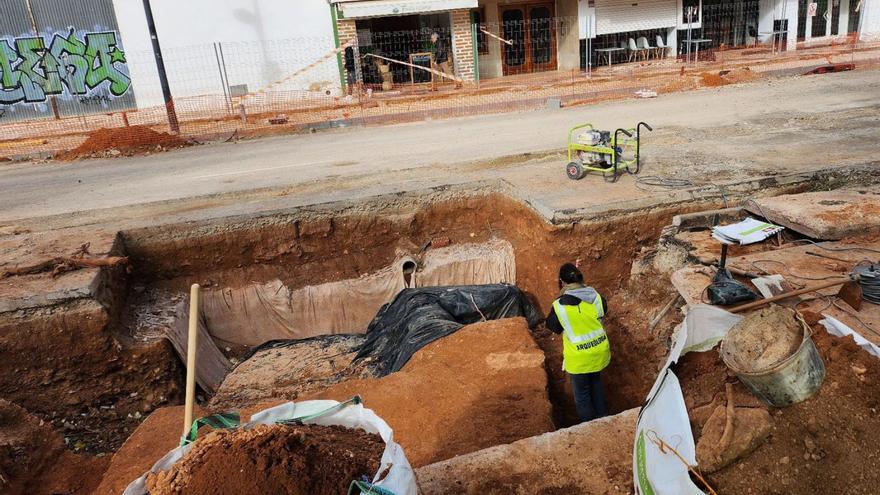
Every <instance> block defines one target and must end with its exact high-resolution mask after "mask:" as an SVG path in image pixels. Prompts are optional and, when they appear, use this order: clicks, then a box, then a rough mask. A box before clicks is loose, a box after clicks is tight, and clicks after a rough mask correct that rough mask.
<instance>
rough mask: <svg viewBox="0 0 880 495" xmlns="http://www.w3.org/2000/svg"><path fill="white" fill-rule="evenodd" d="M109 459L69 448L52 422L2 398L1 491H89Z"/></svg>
mask: <svg viewBox="0 0 880 495" xmlns="http://www.w3.org/2000/svg"><path fill="white" fill-rule="evenodd" d="M107 461H108V458H106V457H93V456H89V455H77V454H74V453H73V452H70V451H68V450H67V449H66V448H65V446H64V441H63V440H62V438H61V436H60V435H58V434H57V433H55V432H54V431H52V427H51V425H50V424H48V423H45V422H44V421H42V420H40V419H38V418H36V417H34V416H32V415H31V414H29V413H28V412H27V411H25V410H24V409H22V408H21V407H18V406H17V405H15V404H12V403H11V402H8V401H5V400H2V399H0V493H3V494H5V495H18V494H21V495H25V494H27V495H42V494H46V495H49V494H58V493H64V494H89V493H92V490H93V489H94V488H95V486H96V485H97V484H98V483H99V482H100V480H101V473H103V472H104V469H105V468H106V466H107Z"/></svg>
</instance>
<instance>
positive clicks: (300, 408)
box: [123, 400, 418, 495]
mask: <svg viewBox="0 0 880 495" xmlns="http://www.w3.org/2000/svg"><path fill="white" fill-rule="evenodd" d="M337 405H339V402H337V401H335V400H310V401H303V402H288V403H286V404H281V405H280V406H275V407H272V408H269V409H264V410H262V411H260V412H258V413H256V414H254V415H253V416H251V420H250V422H248V423H246V424H243V425H242V426H241V428H244V429H250V428H253V427H254V426H256V425H258V424H264V425H271V424H275V423H276V422H278V421H282V420H289V419H293V418H303V417H308V416H313V415H315V414H318V413H320V412H321V411H326V410H328V409H331V408H333V407H334V406H337ZM303 423H304V424H314V425H323V426H331V425H338V426H345V427H348V428H360V429H362V430H364V431H367V432H368V433H375V434H378V435H379V436H380V437H382V440H384V441H385V451H384V452H383V453H382V461H381V463H380V465H379V470H378V471H376V474H375V476H374V478H373V483H374V484H375V485H376V486H378V487H381V488H385V489H386V490H389V491H391V492H392V493H394V495H417V493H418V486H417V485H416V476H415V473H414V472H413V470H412V467H411V466H410V465H409V461H408V460H407V458H406V455H405V454H404V453H403V448H402V447H401V446H400V445H398V444H397V443H395V442H394V432H393V431H392V430H391V428H390V427H389V426H388V423H386V422H385V421H384V420H383V419H382V418H380V417H379V416H377V415H376V413H374V412H373V411H372V410H370V409H366V408H365V407H364V406H363V404H352V405H348V406H345V407H343V408H342V409H339V410H336V411H334V412H332V413H330V414H326V415H322V416H319V417H317V418H314V419H305V420H303ZM193 445H195V442H193V443H190V444H189V445H185V446H183V447H177V448H176V449H174V450H172V451H171V452H168V453H167V454H165V456H164V457H162V458H161V459H159V460H158V461H157V462H156V464H154V465H153V467H152V468H151V469H150V471H149V472H147V473H144V475H143V476H141V477H140V478H138V479H136V480H134V481H132V482H131V484H129V485H128V487H127V488H126V489H125V492H124V493H123V495H147V487H146V480H147V475H149V474H150V473H155V472H159V471H165V470H167V469H169V468H170V467H171V466H172V465H174V464H175V463H176V462H177V461H179V460H180V459H181V458H182V457H183V456H184V455H186V453H187V452H189V450H190V449H191V448H193ZM385 469H388V474H387V475H386V476H385V477H384V478H383V479H382V480H379V476H380V475H381V474H382V473H383V472H384V471H385Z"/></svg>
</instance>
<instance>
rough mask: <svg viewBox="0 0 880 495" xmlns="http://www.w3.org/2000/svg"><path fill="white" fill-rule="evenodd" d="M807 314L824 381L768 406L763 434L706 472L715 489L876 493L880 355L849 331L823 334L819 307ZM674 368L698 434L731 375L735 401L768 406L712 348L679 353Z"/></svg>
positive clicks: (794, 493)
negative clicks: (786, 402)
mask: <svg viewBox="0 0 880 495" xmlns="http://www.w3.org/2000/svg"><path fill="white" fill-rule="evenodd" d="M805 318H806V319H807V322H808V323H810V324H811V326H812V328H813V332H814V336H813V339H814V341H815V342H816V345H817V347H818V348H819V352H820V354H821V356H822V359H823V361H824V362H825V366H826V377H825V382H824V383H823V385H822V388H821V389H820V390H819V391H818V392H817V393H816V395H814V396H813V397H811V398H810V399H808V400H806V401H804V402H801V403H798V404H795V405H792V406H789V407H786V408H782V409H775V408H768V409H769V411H770V417H771V423H772V428H771V430H770V436H769V438H768V439H767V440H766V441H765V442H764V443H763V444H761V445H760V446H759V447H758V448H757V449H756V450H755V451H754V452H752V453H751V454H748V455H746V456H745V457H744V458H742V459H740V460H738V461H735V462H734V463H733V464H731V465H729V466H728V467H726V468H723V469H721V470H720V471H718V472H716V473H713V474H711V475H709V476H708V477H707V479H708V480H709V481H710V483H711V484H712V486H713V487H714V488H715V489H716V490H717V491H718V492H719V493H731V494H732V493H737V494H739V493H742V494H746V493H754V494H780V495H781V494H786V495H801V494H803V495H807V494H810V495H812V494H816V493H846V494H856V495H857V494H876V493H877V487H878V486H880V444H878V443H877V442H875V441H874V440H873V437H874V436H875V435H876V433H877V432H878V431H880V360H878V359H877V358H875V357H873V356H871V355H870V354H868V353H866V352H865V351H863V350H862V349H861V348H859V347H858V346H857V345H856V344H855V342H854V341H853V340H852V338H838V337H834V336H832V335H829V334H828V333H827V332H826V331H825V330H824V328H822V327H821V325H818V324H816V320H817V319H818V317H817V315H815V314H813V315H810V314H807V315H805ZM677 373H678V374H679V378H680V381H681V384H682V390H683V392H684V395H685V398H686V399H685V400H686V402H687V404H688V410H689V411H690V413H691V419H692V425H693V426H694V436H695V437H696V438H697V439H699V435H700V429H701V426H700V425H699V423H700V422H701V421H705V418H706V417H707V411H710V410H712V409H713V405H714V404H723V403H724V400H725V399H724V392H723V391H724V382H725V381H729V382H736V385H735V392H734V397H735V401H734V402H735V403H736V405H737V406H746V407H765V408H766V407H767V406H763V405H762V404H761V403H760V402H759V401H758V400H757V399H756V398H755V397H754V396H752V395H751V394H750V393H749V392H748V391H747V390H746V389H745V387H743V386H742V385H741V384H740V383H739V382H738V380H736V378H735V377H734V376H732V375H731V374H729V373H728V371H727V368H726V367H725V366H724V364H723V362H722V361H721V359H720V357H719V354H718V351H717V350H712V351H708V352H704V353H692V354H687V355H685V356H684V358H683V359H682V361H681V363H679V365H678V367H677ZM713 398H714V399H713ZM713 403H714V404H713ZM698 461H699V459H698Z"/></svg>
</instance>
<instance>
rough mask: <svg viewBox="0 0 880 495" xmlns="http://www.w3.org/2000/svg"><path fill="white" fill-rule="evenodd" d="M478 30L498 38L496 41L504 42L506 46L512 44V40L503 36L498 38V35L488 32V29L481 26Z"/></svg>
mask: <svg viewBox="0 0 880 495" xmlns="http://www.w3.org/2000/svg"><path fill="white" fill-rule="evenodd" d="M480 31H481V32H483V33H485V34H488V35H489V36H491V37H493V38H495V39H496V40H498V41H500V42H502V43H506V44H507V45H508V46H513V41H510V40H506V39H504V38H500V37H498V36H495V35H494V34H492V33H490V32H489V31H486V30H485V29H483V28H480Z"/></svg>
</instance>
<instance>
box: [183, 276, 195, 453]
mask: <svg viewBox="0 0 880 495" xmlns="http://www.w3.org/2000/svg"><path fill="white" fill-rule="evenodd" d="M198 331H199V284H193V285H192V287H190V290H189V335H188V338H187V341H186V406H185V409H184V414H183V436H184V437H185V436H186V435H187V434H188V433H189V429H190V428H191V427H192V422H193V407H194V406H195V401H196V345H197V344H198V338H197V337H198Z"/></svg>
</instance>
